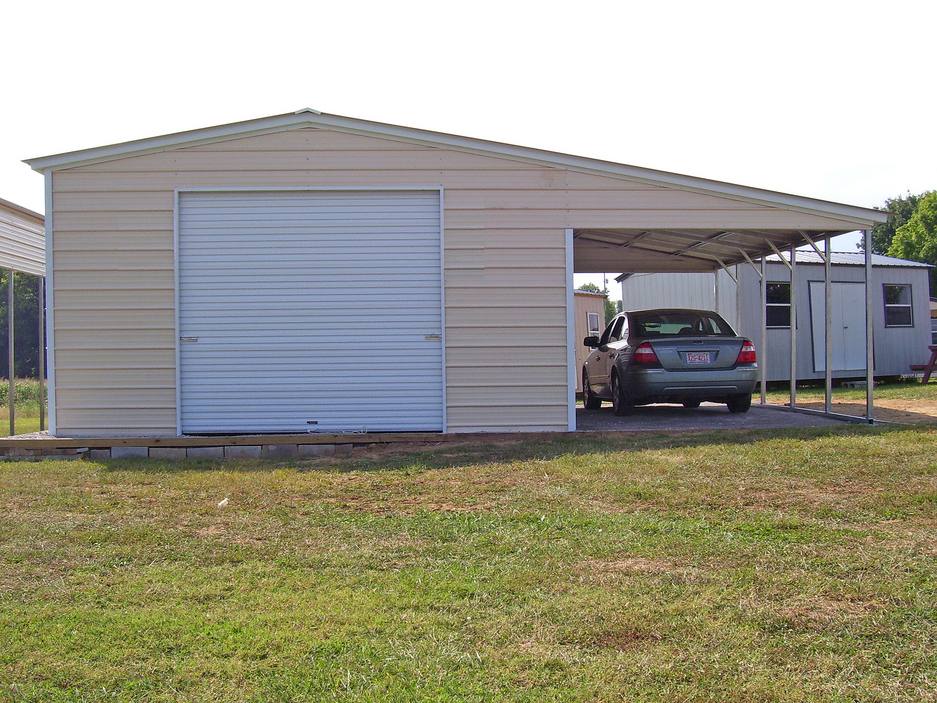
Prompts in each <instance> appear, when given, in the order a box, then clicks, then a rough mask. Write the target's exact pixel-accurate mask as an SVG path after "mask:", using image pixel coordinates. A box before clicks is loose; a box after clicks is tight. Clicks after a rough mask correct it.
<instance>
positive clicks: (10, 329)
mask: <svg viewBox="0 0 937 703" xmlns="http://www.w3.org/2000/svg"><path fill="white" fill-rule="evenodd" d="M7 363H8V366H7V376H9V377H10V378H9V381H10V389H9V391H8V400H9V401H10V435H14V434H16V409H15V407H14V403H13V400H14V398H13V396H14V394H15V391H16V387H15V384H14V381H13V378H14V377H15V376H16V374H15V373H14V372H13V269H10V270H9V272H8V273H7Z"/></svg>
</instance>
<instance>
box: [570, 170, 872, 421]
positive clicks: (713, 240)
mask: <svg viewBox="0 0 937 703" xmlns="http://www.w3.org/2000/svg"><path fill="white" fill-rule="evenodd" d="M714 185H715V187H716V188H718V189H719V190H722V191H724V194H725V195H728V196H730V197H732V198H733V199H736V200H738V201H739V202H740V203H748V204H750V205H751V206H754V207H758V206H761V207H764V206H765V205H771V206H773V207H774V208H778V207H780V208H783V209H784V211H785V215H787V216H789V215H790V214H791V213H792V212H793V213H797V216H795V219H800V220H801V222H798V223H797V224H798V226H796V227H790V226H786V227H784V228H780V227H778V226H777V221H778V219H779V217H778V215H779V212H778V210H774V209H772V210H759V209H740V210H728V211H718V210H711V211H707V212H705V213H702V214H698V215H697V217H696V220H697V221H696V224H697V225H698V226H693V225H694V223H693V222H689V221H688V222H685V223H679V222H677V223H675V224H674V225H673V226H655V227H633V226H630V227H623V228H607V227H603V228H582V229H568V230H567V232H566V236H567V245H568V249H569V252H570V255H571V258H572V261H571V262H570V266H569V268H570V270H571V271H572V272H575V273H603V272H605V271H621V272H623V273H686V272H711V271H712V272H714V271H717V270H719V269H722V270H724V271H726V273H728V274H729V276H730V277H732V278H733V279H735V275H734V274H733V273H732V271H731V269H730V267H734V266H736V265H750V266H751V267H752V268H753V269H754V271H755V272H756V274H757V275H758V277H759V280H760V282H761V286H760V290H761V311H762V314H761V343H760V344H759V345H758V350H759V354H760V355H761V357H762V359H763V358H765V356H766V355H767V354H769V353H770V351H769V349H768V343H767V329H768V328H767V312H766V311H767V308H766V299H767V295H766V286H767V279H766V276H765V257H767V256H768V255H770V254H777V255H779V256H780V258H781V260H782V261H783V262H784V263H785V264H786V265H787V266H788V268H789V269H790V274H791V318H792V319H793V320H796V319H797V318H796V295H795V294H794V291H795V289H796V286H797V282H798V278H797V275H796V273H797V249H798V248H800V247H805V246H806V247H810V248H811V249H813V250H814V251H815V252H816V253H817V255H818V256H820V258H821V260H822V261H823V263H824V271H825V279H824V292H825V301H826V304H825V353H826V364H825V370H826V376H825V384H826V396H825V407H824V411H823V414H825V415H830V416H836V414H835V413H833V412H832V387H833V364H832V349H833V345H832V342H831V339H832V330H833V327H832V318H831V314H830V313H831V309H832V304H831V300H832V283H831V277H830V264H831V259H830V251H831V250H830V239H831V238H833V237H835V236H837V235H841V234H846V233H848V232H853V231H856V230H862V231H863V233H864V235H865V239H866V241H870V240H871V228H872V227H873V226H874V225H875V224H876V223H878V222H884V221H885V220H886V219H887V217H888V216H887V214H886V213H884V212H878V211H875V210H868V209H865V208H858V207H851V206H848V205H842V204H838V203H830V202H825V201H819V200H812V199H808V198H801V197H797V196H791V195H786V194H781V193H774V192H770V191H759V190H757V189H752V188H746V187H742V186H733V185H729V184H712V183H711V182H710V183H707V184H706V188H705V190H706V192H708V193H711V192H712V191H713V189H714ZM684 187H685V185H684ZM661 215H662V216H663V217H667V216H668V215H669V213H661ZM674 219H675V218H674ZM834 220H840V222H834ZM716 223H718V224H721V225H723V226H712V225H713V224H716ZM818 225H819V226H818ZM785 250H786V251H789V255H788V257H784V256H781V252H782V251H785ZM871 271H872V252H871V250H870V249H867V250H866V252H865V279H864V283H865V285H864V289H865V302H866V305H865V308H866V310H865V339H866V369H865V371H866V388H867V391H866V417H865V419H866V422H868V423H871V422H872V417H873V403H874V390H873V374H874V356H873V324H872V320H873V318H872V308H873V304H874V303H873V290H872V287H871V286H870V285H869V281H870V280H871ZM571 276H572V273H570V278H571ZM736 282H737V281H736ZM570 288H572V285H571V284H570ZM581 341H582V340H572V343H573V345H575V344H579V343H581ZM572 349H574V347H571V351H570V354H573V351H572ZM571 358H572V357H571ZM790 358H791V382H790V408H791V409H792V410H800V411H802V412H816V411H810V410H806V409H803V408H798V407H797V386H796V379H797V373H796V369H797V326H796V325H792V327H791V349H790ZM577 371H578V370H576V369H572V364H571V376H570V378H571V381H570V383H571V387H572V388H575V386H576V376H575V374H576V373H577ZM760 374H761V379H760V380H761V383H760V386H761V403H762V405H764V404H765V403H766V389H765V385H766V384H765V364H764V363H762V364H760ZM570 403H571V406H574V405H575V394H574V393H573V394H572V396H571V400H570ZM850 419H851V418H850Z"/></svg>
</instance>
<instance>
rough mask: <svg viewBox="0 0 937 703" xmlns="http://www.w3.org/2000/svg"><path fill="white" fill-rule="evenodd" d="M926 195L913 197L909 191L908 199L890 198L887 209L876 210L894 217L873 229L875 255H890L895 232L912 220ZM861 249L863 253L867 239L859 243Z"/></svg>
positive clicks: (887, 201) (886, 204)
mask: <svg viewBox="0 0 937 703" xmlns="http://www.w3.org/2000/svg"><path fill="white" fill-rule="evenodd" d="M924 195H925V193H922V194H921V195H911V192H910V191H909V192H908V196H907V197H902V196H900V195H899V196H898V197H897V198H888V199H887V200H886V201H885V207H876V208H875V209H876V210H886V211H888V212H891V213H894V214H893V216H892V217H890V218H888V222H880V223H879V224H877V225H875V226H874V227H873V228H872V253H873V254H887V253H888V249H889V248H890V247H891V242H892V240H893V239H894V237H895V232H897V231H898V228H899V227H901V226H902V225H904V224H905V223H907V222H908V220H910V219H911V216H912V215H913V214H914V211H915V210H916V209H917V206H918V203H919V202H920V201H921V198H923V197H924ZM859 248H860V249H862V250H863V251H864V250H865V237H863V238H862V240H861V241H860V242H859Z"/></svg>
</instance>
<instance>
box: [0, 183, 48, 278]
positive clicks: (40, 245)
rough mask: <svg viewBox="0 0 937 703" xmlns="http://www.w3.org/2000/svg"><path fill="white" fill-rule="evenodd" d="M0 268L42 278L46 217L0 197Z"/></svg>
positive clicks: (44, 268)
mask: <svg viewBox="0 0 937 703" xmlns="http://www.w3.org/2000/svg"><path fill="white" fill-rule="evenodd" d="M0 268H8V269H13V270H14V271H21V272H22V273H29V274H32V275H34V276H45V273H46V246H45V218H44V217H43V216H42V215H40V214H39V213H38V212H33V211H32V210H28V209H26V208H24V207H22V206H21V205H17V204H16V203H11V202H10V201H9V200H3V199H2V198H0Z"/></svg>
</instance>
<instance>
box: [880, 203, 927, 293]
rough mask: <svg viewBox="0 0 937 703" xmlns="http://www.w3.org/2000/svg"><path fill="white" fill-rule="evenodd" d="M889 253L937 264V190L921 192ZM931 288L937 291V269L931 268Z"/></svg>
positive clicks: (897, 233)
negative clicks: (915, 205)
mask: <svg viewBox="0 0 937 703" xmlns="http://www.w3.org/2000/svg"><path fill="white" fill-rule="evenodd" d="M873 244H874V240H873ZM887 253H888V255H889V256H895V257H898V258H899V259H909V260H911V261H920V262H921V263H923V264H934V265H937V191H933V190H932V191H930V192H928V193H922V194H921V196H920V197H919V200H918V203H917V207H916V208H915V210H914V214H912V215H911V217H910V218H909V219H908V221H907V222H906V223H905V224H903V225H902V226H901V227H899V228H898V229H897V231H896V232H895V236H894V238H893V239H892V242H891V246H889V248H888V252H887ZM930 289H931V291H937V270H935V269H931V270H930Z"/></svg>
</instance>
